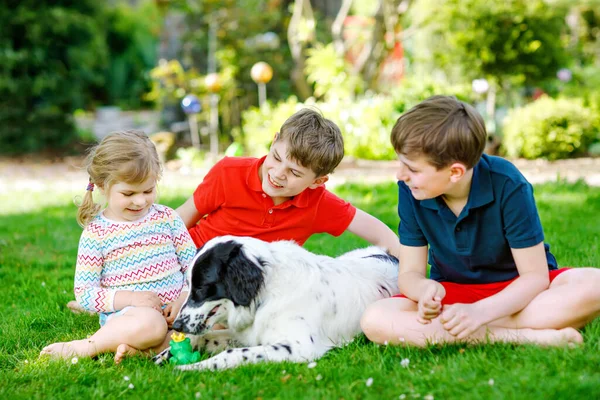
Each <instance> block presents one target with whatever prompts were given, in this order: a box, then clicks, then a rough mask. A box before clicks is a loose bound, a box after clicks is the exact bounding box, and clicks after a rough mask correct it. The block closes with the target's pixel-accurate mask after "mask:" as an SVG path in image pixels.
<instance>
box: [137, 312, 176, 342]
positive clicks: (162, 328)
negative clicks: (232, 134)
mask: <svg viewBox="0 0 600 400" xmlns="http://www.w3.org/2000/svg"><path fill="white" fill-rule="evenodd" d="M136 311H137V315H136V317H137V318H136V319H137V324H136V331H137V333H136V334H137V335H139V337H140V338H142V337H143V338H145V339H146V340H147V341H148V342H151V343H152V344H151V345H154V342H160V341H162V340H163V339H164V338H165V336H166V335H167V331H168V330H169V327H168V326H167V321H165V318H164V317H163V316H162V314H160V313H159V312H158V311H156V310H154V309H152V308H148V307H143V308H139V309H137V310H136Z"/></svg>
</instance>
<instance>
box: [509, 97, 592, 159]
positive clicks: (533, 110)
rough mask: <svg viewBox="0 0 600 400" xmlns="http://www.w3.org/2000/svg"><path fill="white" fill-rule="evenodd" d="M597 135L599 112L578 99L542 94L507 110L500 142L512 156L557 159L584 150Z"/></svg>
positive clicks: (579, 153)
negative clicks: (502, 138)
mask: <svg viewBox="0 0 600 400" xmlns="http://www.w3.org/2000/svg"><path fill="white" fill-rule="evenodd" d="M599 135H600V118H599V115H598V113H597V112H595V111H594V110H592V109H590V108H587V107H585V106H584V105H583V103H582V101H581V100H579V99H565V98H563V99H552V98H550V97H548V96H542V97H541V98H539V99H538V100H536V101H534V102H533V103H530V104H528V105H526V106H524V107H520V108H516V109H513V110H511V111H510V112H509V114H508V116H507V118H506V120H505V122H504V140H503V143H502V145H503V147H504V149H505V150H506V153H507V155H508V156H511V157H525V158H528V159H535V158H546V159H549V160H557V159H563V158H569V157H571V156H576V155H582V154H584V153H585V152H586V151H587V150H588V147H589V146H590V145H591V144H592V143H593V142H594V141H598V140H599V139H600V136H599Z"/></svg>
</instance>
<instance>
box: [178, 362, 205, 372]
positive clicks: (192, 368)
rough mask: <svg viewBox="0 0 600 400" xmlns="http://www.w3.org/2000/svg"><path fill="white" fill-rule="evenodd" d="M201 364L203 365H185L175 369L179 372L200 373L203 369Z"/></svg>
mask: <svg viewBox="0 0 600 400" xmlns="http://www.w3.org/2000/svg"><path fill="white" fill-rule="evenodd" d="M201 364H202V363H199V362H197V363H194V364H185V365H178V366H176V367H175V369H176V370H178V371H198V370H200V369H202V368H201Z"/></svg>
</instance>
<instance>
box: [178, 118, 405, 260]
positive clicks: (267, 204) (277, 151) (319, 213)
mask: <svg viewBox="0 0 600 400" xmlns="http://www.w3.org/2000/svg"><path fill="white" fill-rule="evenodd" d="M343 157H344V143H343V139H342V134H341V132H340V129H339V128H338V127H337V125H336V124H335V123H333V122H332V121H330V120H328V119H325V118H323V116H322V115H320V114H319V113H318V112H316V111H314V110H311V109H302V110H300V111H298V112H296V113H295V114H294V115H292V116H291V117H290V118H288V120H287V121H286V122H285V123H284V124H283V126H282V127H281V129H280V131H279V133H277V134H276V136H275V139H274V140H273V144H272V146H271V150H270V151H269V154H267V155H266V156H264V157H262V158H258V159H257V158H249V157H226V158H224V159H223V160H221V161H219V162H218V163H217V164H216V165H215V166H214V167H213V168H212V169H211V170H210V171H209V173H208V174H207V175H206V177H205V178H204V180H203V181H202V183H201V184H200V185H199V186H198V188H197V189H196V191H195V192H194V194H193V195H192V196H191V197H190V198H189V199H188V200H187V201H186V202H185V203H184V204H183V205H181V206H180V207H179V208H178V209H177V212H178V213H179V215H180V216H181V218H182V219H183V221H184V222H185V224H186V226H187V227H188V229H189V232H190V235H191V236H192V239H193V240H194V243H195V244H196V246H197V247H201V246H202V245H204V243H206V242H207V241H208V240H210V239H212V238H213V237H216V236H222V235H235V236H252V237H255V238H258V239H262V240H264V241H269V242H271V241H276V240H294V241H296V242H297V243H298V244H300V245H302V244H304V242H306V240H307V239H308V238H309V237H310V236H311V235H312V234H315V233H323V232H326V233H329V234H331V235H333V236H339V235H341V234H342V233H343V232H344V231H346V230H348V231H349V232H352V233H354V234H356V235H358V236H359V237H361V238H363V239H365V240H366V241H368V242H369V243H371V244H373V245H376V246H380V247H383V248H386V249H388V250H389V251H390V253H392V254H397V253H398V249H399V246H400V245H399V241H398V237H397V236H396V234H395V233H394V232H393V231H392V230H391V229H390V228H389V227H388V226H387V225H385V224H384V223H383V222H381V221H380V220H378V219H377V218H375V217H373V216H371V215H369V214H367V213H366V212H364V211H361V210H359V209H357V208H356V207H354V206H353V205H351V204H350V203H348V202H346V201H344V200H342V199H340V198H339V197H337V196H335V195H334V194H332V193H331V192H329V191H328V190H327V189H325V186H324V184H325V182H327V180H328V174H329V173H331V172H333V170H334V169H335V167H337V166H338V164H339V163H340V162H341V161H342V158H343Z"/></svg>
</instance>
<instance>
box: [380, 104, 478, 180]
mask: <svg viewBox="0 0 600 400" xmlns="http://www.w3.org/2000/svg"><path fill="white" fill-rule="evenodd" d="M391 140H392V146H394V150H396V153H398V154H402V155H406V156H407V157H409V158H412V157H418V156H421V155H423V156H426V157H427V158H428V159H429V162H430V163H431V165H433V166H434V167H435V168H436V169H440V168H444V167H447V166H448V165H450V164H452V163H454V162H460V163H463V164H465V166H466V167H467V168H473V167H474V166H475V164H477V162H478V161H479V159H480V158H481V155H482V154H483V150H484V149H485V145H486V142H487V132H486V130H485V123H484V121H483V118H482V117H481V115H480V114H479V113H478V112H477V110H475V109H474V108H473V107H471V106H470V105H468V104H466V103H463V102H462V101H459V100H457V99H456V98H455V97H453V96H433V97H430V98H428V99H427V100H424V101H423V102H421V103H419V104H417V105H416V106H414V107H413V108H411V109H410V110H408V111H407V112H406V113H404V114H402V116H400V118H398V121H396V124H395V125H394V128H392V135H391Z"/></svg>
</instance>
